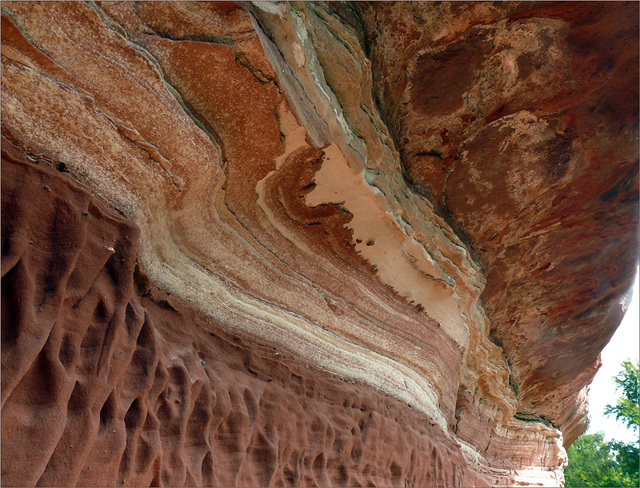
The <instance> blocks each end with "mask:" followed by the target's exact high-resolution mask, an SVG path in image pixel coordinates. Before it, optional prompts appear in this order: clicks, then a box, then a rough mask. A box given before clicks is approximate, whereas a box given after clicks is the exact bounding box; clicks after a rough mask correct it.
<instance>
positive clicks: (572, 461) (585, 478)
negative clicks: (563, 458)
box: [564, 432, 638, 486]
mask: <svg viewBox="0 0 640 488" xmlns="http://www.w3.org/2000/svg"><path fill="white" fill-rule="evenodd" d="M567 454H568V456H569V466H567V469H565V470H564V479H565V486H638V485H637V484H635V485H634V484H633V480H632V479H631V477H630V476H628V475H627V474H626V473H624V472H623V470H622V467H621V465H620V464H619V463H618V462H617V460H616V457H617V456H616V452H615V451H614V450H613V449H612V447H611V445H610V444H609V443H608V442H605V440H604V435H603V434H602V432H596V433H595V434H585V435H583V436H580V437H579V438H578V440H576V441H575V442H574V443H573V445H572V446H571V447H570V448H569V451H568V452H567ZM636 469H637V468H636Z"/></svg>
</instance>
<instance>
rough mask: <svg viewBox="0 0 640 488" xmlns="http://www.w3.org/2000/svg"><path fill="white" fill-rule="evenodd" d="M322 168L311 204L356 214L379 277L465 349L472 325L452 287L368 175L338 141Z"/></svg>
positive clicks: (357, 234)
mask: <svg viewBox="0 0 640 488" xmlns="http://www.w3.org/2000/svg"><path fill="white" fill-rule="evenodd" d="M324 152H325V158H324V162H323V164H322V167H321V168H320V170H319V171H318V172H317V173H316V174H315V178H314V183H315V184H316V187H315V188H314V190H313V191H312V192H310V193H309V194H308V195H307V196H306V204H307V205H309V206H317V205H320V204H323V203H333V204H338V205H342V206H343V207H344V208H345V209H346V210H347V211H348V212H349V213H351V214H353V218H352V220H351V222H349V228H351V229H353V238H354V239H355V245H356V251H357V252H358V253H359V254H360V255H361V256H362V257H363V258H364V259H366V260H367V261H369V262H370V263H371V264H373V265H374V266H375V267H376V269H377V273H378V277H379V278H380V279H381V280H382V281H384V282H385V283H387V284H388V285H389V286H391V287H392V288H393V289H394V290H396V291H397V292H398V293H399V294H400V295H402V296H403V297H405V298H408V299H409V300H411V301H412V302H414V303H416V304H420V305H422V306H423V307H424V309H425V311H426V313H427V314H428V315H429V316H430V317H431V318H433V319H434V320H436V321H437V322H439V323H440V325H441V326H442V328H443V329H444V331H445V332H446V333H447V334H448V335H449V336H450V337H451V338H452V339H454V340H455V341H456V342H457V343H458V344H459V345H460V346H462V347H464V348H465V349H466V348H467V346H468V345H469V329H468V328H467V326H466V324H465V320H464V318H463V317H462V315H461V314H460V310H459V308H458V304H457V303H456V300H455V298H454V296H453V295H454V291H453V290H452V289H451V288H449V287H448V286H447V285H446V284H445V282H444V281H442V280H443V277H442V275H441V274H440V273H439V272H438V270H437V269H436V267H435V266H433V261H432V260H431V258H429V257H428V255H427V254H426V253H425V251H424V249H422V250H420V249H419V248H420V247H421V246H420V245H419V244H418V242H417V241H415V240H414V239H412V238H409V237H408V236H407V235H406V234H405V233H404V232H403V230H402V228H401V227H400V226H399V225H398V223H397V222H396V220H395V219H394V218H393V216H392V215H390V214H389V213H387V212H385V211H384V210H383V209H382V207H381V206H380V205H379V204H378V201H377V199H376V196H375V194H374V192H373V191H372V189H371V187H370V186H369V185H368V184H367V182H366V181H365V179H364V174H363V173H361V174H356V173H355V172H354V171H353V170H352V169H351V168H350V167H349V164H348V162H347V160H346V159H345V157H344V155H343V154H342V152H341V151H340V148H338V146H337V145H335V144H332V145H330V146H329V147H327V148H326V149H325V150H324Z"/></svg>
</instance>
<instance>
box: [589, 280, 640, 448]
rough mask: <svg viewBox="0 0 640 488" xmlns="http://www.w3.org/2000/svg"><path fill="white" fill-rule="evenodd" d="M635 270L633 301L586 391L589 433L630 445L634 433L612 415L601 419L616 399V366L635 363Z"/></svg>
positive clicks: (638, 326) (635, 436)
mask: <svg viewBox="0 0 640 488" xmlns="http://www.w3.org/2000/svg"><path fill="white" fill-rule="evenodd" d="M638 302H639V300H638V271H636V281H635V283H634V285H633V298H632V300H631V305H630V306H629V309H628V310H627V312H626V313H625V316H624V319H623V320H622V323H621V324H620V327H619V328H618V330H617V331H616V333H615V334H614V335H613V337H612V338H611V341H610V342H609V344H607V347H605V348H604V351H602V366H601V367H600V370H599V371H598V373H597V374H596V377H595V379H594V380H593V383H591V388H590V390H589V405H590V407H589V412H590V417H591V424H590V426H589V432H590V433H592V432H597V431H602V432H604V434H605V438H606V439H607V440H612V439H616V440H620V441H624V442H631V441H633V440H636V441H637V440H638V434H634V433H633V431H632V430H631V429H627V428H626V427H625V426H624V425H623V424H622V422H617V421H616V419H615V416H611V417H605V415H604V407H605V405H606V404H608V403H611V404H615V402H616V399H617V398H618V397H619V396H620V393H619V391H616V389H615V387H616V384H615V383H614V381H613V376H615V375H617V374H618V373H619V372H620V369H621V368H620V363H622V361H624V360H625V359H630V360H631V361H635V363H636V364H637V362H638V349H639V347H640V346H639V344H640V340H639V334H638V330H639V329H640V318H639V317H638Z"/></svg>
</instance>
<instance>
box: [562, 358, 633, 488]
mask: <svg viewBox="0 0 640 488" xmlns="http://www.w3.org/2000/svg"><path fill="white" fill-rule="evenodd" d="M614 381H615V382H616V384H617V387H616V388H617V389H621V390H622V396H621V397H620V398H618V401H617V403H616V404H615V405H607V406H606V408H605V414H607V415H615V416H616V420H620V421H622V422H624V423H625V424H626V426H627V428H629V429H632V430H633V431H634V432H637V431H638V423H639V422H638V421H639V414H638V365H634V364H633V363H632V362H631V361H623V363H622V371H621V372H620V373H619V374H618V375H617V376H615V377H614ZM638 447H639V442H638V441H636V442H633V443H628V444H627V443H624V442H618V441H611V442H605V440H604V434H603V433H602V432H596V433H595V434H586V435H583V436H581V437H580V438H578V440H576V442H574V443H573V445H572V446H571V447H570V448H569V450H568V451H567V454H568V456H569V465H568V466H567V469H565V471H564V476H565V485H566V486H573V487H577V486H625V487H627V486H631V487H634V486H635V487H637V486H639V485H638V482H639V480H638V466H639V464H640V452H639V450H638Z"/></svg>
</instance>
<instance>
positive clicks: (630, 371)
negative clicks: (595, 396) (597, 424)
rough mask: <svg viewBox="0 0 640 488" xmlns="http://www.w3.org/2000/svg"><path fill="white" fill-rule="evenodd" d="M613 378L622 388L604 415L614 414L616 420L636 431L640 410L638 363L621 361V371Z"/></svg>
mask: <svg viewBox="0 0 640 488" xmlns="http://www.w3.org/2000/svg"><path fill="white" fill-rule="evenodd" d="M613 380H614V381H615V382H616V384H617V385H618V386H616V389H621V390H622V397H620V398H618V402H617V403H616V404H615V405H607V406H606V407H605V409H604V413H605V415H614V414H615V416H616V420H622V422H624V423H625V424H627V428H628V429H632V430H633V431H634V432H638V423H640V411H639V410H638V365H637V364H633V363H632V362H631V361H629V360H627V361H623V362H622V371H621V372H620V373H619V374H618V375H616V376H615V377H614V378H613Z"/></svg>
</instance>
